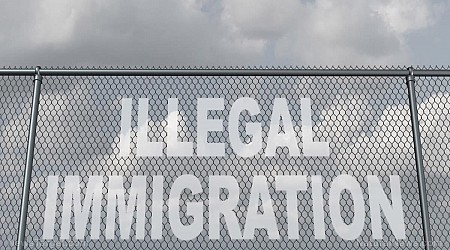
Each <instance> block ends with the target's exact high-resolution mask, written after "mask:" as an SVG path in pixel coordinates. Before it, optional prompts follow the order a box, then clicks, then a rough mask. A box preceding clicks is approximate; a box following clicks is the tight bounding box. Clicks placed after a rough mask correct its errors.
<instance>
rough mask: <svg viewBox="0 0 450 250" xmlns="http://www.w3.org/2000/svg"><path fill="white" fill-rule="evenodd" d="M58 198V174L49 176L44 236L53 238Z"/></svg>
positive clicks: (45, 238)
mask: <svg viewBox="0 0 450 250" xmlns="http://www.w3.org/2000/svg"><path fill="white" fill-rule="evenodd" d="M57 198H58V176H54V175H50V176H48V177H47V198H46V199H45V213H44V229H43V231H44V232H43V234H42V238H43V239H44V240H51V239H53V235H54V232H55V219H56V218H55V214H56V200H57Z"/></svg>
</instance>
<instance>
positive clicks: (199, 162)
mask: <svg viewBox="0 0 450 250" xmlns="http://www.w3.org/2000/svg"><path fill="white" fill-rule="evenodd" d="M124 97H126V98H132V100H133V111H132V117H133V119H132V126H133V127H137V123H138V121H137V106H138V99H139V98H148V99H149V114H148V115H149V119H150V121H149V123H148V127H149V131H150V132H149V136H150V137H153V138H156V139H157V140H158V141H164V138H165V137H166V135H167V132H166V130H165V126H166V125H167V120H166V118H167V116H168V114H167V102H168V101H167V100H168V98H174V97H176V98H178V100H179V109H180V119H181V122H180V124H181V131H180V133H179V134H180V137H181V140H182V141H195V140H196V137H197V132H196V127H197V121H196V105H197V101H198V98H206V97H221V98H224V102H225V108H224V110H220V111H213V112H211V113H210V114H209V117H210V118H211V119H212V118H215V119H222V120H224V131H223V132H211V133H210V134H209V138H208V140H209V141H210V142H223V143H225V145H226V146H225V152H226V154H225V157H197V156H194V157H166V156H164V157H138V156H136V140H137V139H136V131H135V130H133V131H132V132H131V137H132V143H131V145H132V153H131V154H130V156H129V157H119V146H118V143H119V134H120V121H121V99H122V98H124ZM240 97H251V98H253V99H255V100H256V101H257V102H258V103H259V107H260V111H261V112H260V114H258V115H255V116H250V115H249V114H248V113H247V114H246V113H243V114H242V115H241V117H240V120H241V121H242V122H244V121H245V122H261V123H262V129H263V135H264V136H263V138H264V140H263V147H262V148H265V147H266V146H267V136H266V135H267V133H268V129H269V123H270V119H271V114H272V109H273V101H274V99H275V98H278V97H282V98H285V99H286V100H287V102H288V107H289V110H290V115H291V117H292V123H293V125H294V130H295V132H296V133H297V134H301V125H302V124H301V122H302V119H303V118H302V117H301V107H300V100H301V98H304V97H309V98H311V101H312V106H311V107H312V122H313V125H314V126H313V131H314V141H328V142H329V143H330V149H331V155H330V157H305V156H301V157H291V156H289V151H288V149H287V148H286V147H280V148H278V149H277V150H276V156H275V157H267V156H264V154H263V152H262V151H260V153H258V154H257V155H256V156H254V157H250V158H242V157H239V156H237V155H235V154H234V152H233V150H232V148H231V147H230V146H229V141H228V135H229V131H228V127H227V117H228V115H229V112H230V109H231V106H232V104H233V102H234V101H235V100H237V99H238V98H240ZM39 110H40V111H39V121H38V124H39V126H38V130H37V140H36V149H35V162H34V172H33V179H32V185H31V190H30V194H31V195H30V204H29V213H28V224H27V239H26V248H27V249H46V248H47V247H48V246H51V245H54V244H56V243H55V242H58V243H57V244H60V245H62V246H64V248H67V249H93V248H96V249H135V248H138V249H144V248H156V249H175V248H176V249H180V248H183V249H186V248H195V249H258V248H265V249H299V248H307V249H336V248H339V249H366V248H369V249H380V247H381V248H390V249H421V248H422V247H421V242H422V240H423V238H422V235H423V234H422V227H421V216H420V206H419V194H418V189H417V176H416V171H415V164H414V150H413V144H412V137H411V126H410V116H409V106H408V95H407V91H406V85H405V80H404V79H403V78H398V77H397V78H395V77H276V76H273V77H231V76H230V77H75V76H70V77H44V80H43V83H42V93H41V102H40V108H39ZM242 124H244V123H241V125H240V131H241V132H242V131H243V130H244V127H243V125H242ZM279 129H281V130H283V129H284V128H283V127H281V128H279ZM241 139H242V140H244V141H245V140H249V138H248V135H246V134H245V133H241ZM299 141H300V143H299V145H302V144H303V141H302V137H299ZM300 149H301V147H300ZM166 150H167V149H166V147H165V148H164V152H166ZM194 151H195V149H194ZM183 174H192V175H195V176H196V177H197V178H198V179H199V180H200V181H201V183H202V188H203V192H201V193H200V194H196V195H191V194H190V193H189V192H187V191H186V192H185V193H183V194H182V195H181V203H180V204H181V210H182V212H181V221H182V223H184V224H187V223H192V218H191V217H189V216H187V215H186V214H185V212H186V204H187V203H188V202H190V201H202V202H204V205H205V208H204V217H205V220H206V222H205V226H204V230H203V231H202V232H201V233H200V235H199V236H198V237H197V238H195V239H194V240H190V241H182V240H180V239H178V238H177V237H175V235H174V233H173V232H172V230H171V226H170V224H169V222H168V219H167V204H164V216H163V223H162V225H163V233H162V235H163V237H162V239H161V240H154V239H152V238H151V236H150V233H149V231H150V230H151V226H150V225H149V223H147V224H146V230H147V234H146V236H145V238H144V239H143V240H136V239H135V237H134V235H135V233H136V231H135V230H134V228H135V225H134V224H135V223H133V226H132V230H131V235H132V237H131V239H130V240H120V239H119V233H118V231H117V232H116V237H115V239H113V240H108V239H105V236H104V232H105V228H106V225H105V221H106V216H107V213H106V209H103V210H102V212H101V221H102V223H101V226H100V231H101V232H102V233H101V235H100V239H99V240H90V236H89V235H90V234H91V227H90V223H91V222H89V223H88V226H87V231H86V235H87V236H86V238H85V240H82V241H74V240H68V241H60V238H59V237H60V231H61V212H62V208H61V207H62V203H63V201H62V199H63V195H62V190H63V188H64V177H66V176H68V175H79V176H80V178H81V180H82V183H81V187H82V191H83V190H85V189H84V187H85V185H86V183H87V181H88V178H89V176H91V175H100V176H104V177H103V181H104V182H103V183H104V186H103V200H102V205H103V207H105V205H106V203H107V199H106V193H107V182H108V176H111V175H120V176H124V187H125V190H128V189H129V188H130V186H131V180H132V177H133V176H137V175H146V176H148V181H149V183H152V176H156V175H162V176H164V178H165V181H164V190H165V191H164V194H163V198H164V200H165V201H167V199H168V196H169V190H170V188H171V185H172V183H173V182H174V180H175V179H176V178H177V177H179V176H181V175H183ZM341 174H349V175H352V176H354V177H355V178H356V179H357V181H358V182H359V183H360V185H361V187H362V190H363V196H364V200H365V214H366V216H365V225H364V230H363V232H362V234H361V236H360V237H358V238H357V239H356V240H349V241H347V240H343V239H342V238H340V237H339V236H338V235H337V234H336V232H335V229H334V228H333V225H332V224H331V219H330V216H329V212H330V208H329V205H328V203H329V199H328V198H329V189H330V184H331V182H332V181H333V179H334V178H335V177H336V176H338V175H341ZM49 175H57V176H60V178H59V189H58V190H59V193H58V199H57V211H56V218H57V219H56V226H55V236H54V239H53V241H49V240H43V239H42V235H43V229H42V225H43V221H44V211H45V205H46V204H45V200H46V190H47V176H49ZM211 175H229V176H233V177H235V178H236V179H237V181H238V184H239V188H240V195H239V198H240V199H239V203H238V206H237V208H236V209H235V212H236V215H237V217H238V221H239V225H240V228H241V229H242V228H243V227H244V226H245V222H246V221H245V218H246V214H247V206H248V204H249V193H250V189H251V186H252V181H253V179H254V178H253V177H254V176H256V175H263V176H266V178H267V180H268V183H269V192H270V195H271V199H272V200H273V204H272V205H273V208H274V213H275V216H276V218H277V227H278V231H279V234H280V237H281V238H280V239H279V240H270V239H269V238H268V234H267V231H266V230H264V229H257V230H256V232H255V237H254V238H253V239H252V240H231V238H230V236H229V232H228V230H227V228H226V227H225V226H222V228H221V231H220V237H221V239H220V240H210V239H209V237H208V230H207V229H208V228H207V223H208V219H209V218H208V213H207V212H208V208H207V205H208V204H207V199H208V195H207V194H208V185H209V178H208V177H209V176H211ZM276 175H307V176H312V175H321V176H322V177H323V190H324V200H325V203H324V204H325V205H324V211H325V224H326V239H325V240H316V239H314V229H313V221H312V217H313V204H312V197H311V183H310V182H308V189H307V190H306V191H303V192H299V193H298V196H297V198H298V204H297V205H298V211H299V212H298V216H299V239H298V240H290V239H288V237H287V235H288V233H287V231H288V228H287V226H288V225H287V223H286V217H287V210H286V194H285V193H284V192H281V191H276V190H275V187H274V178H275V176H276ZM367 175H376V176H378V177H379V178H380V180H381V183H382V185H383V187H384V189H385V191H386V193H387V194H388V195H389V194H390V189H389V176H390V175H399V176H400V177H401V190H402V200H403V211H404V219H405V227H406V239H405V240H397V239H396V238H395V237H394V235H393V233H392V232H391V229H390V227H389V226H388V224H387V222H386V220H385V219H383V235H384V237H383V239H382V240H373V239H372V231H371V227H370V224H371V220H370V216H369V209H370V207H369V206H368V203H367V200H368V193H367V180H366V176H367ZM152 191H153V190H152V186H151V185H150V184H149V185H148V195H149V197H151V194H152ZM82 193H83V192H82ZM221 196H223V197H226V196H227V194H226V193H223V194H222V195H221ZM82 197H83V196H82ZM151 206H152V200H151V199H150V198H149V199H147V207H151ZM341 206H342V207H341V209H342V210H341V215H342V217H343V218H344V221H345V222H346V223H351V222H352V219H353V216H354V209H353V208H354V204H353V199H352V196H351V195H350V194H349V193H347V192H343V193H342V199H341ZM8 209H9V207H8ZM151 217H152V213H151V210H150V209H149V210H148V211H147V212H146V219H147V221H150V220H151ZM72 222H73V221H72ZM221 223H222V224H223V225H224V224H225V222H224V219H223V218H221ZM118 227H119V224H118V223H117V225H116V228H118ZM70 236H71V239H73V237H74V230H71V234H70Z"/></svg>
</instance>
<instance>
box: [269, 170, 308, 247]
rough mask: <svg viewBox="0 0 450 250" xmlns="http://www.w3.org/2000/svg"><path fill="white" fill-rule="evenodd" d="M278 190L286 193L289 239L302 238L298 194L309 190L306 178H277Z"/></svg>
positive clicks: (293, 176)
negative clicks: (299, 228) (299, 229)
mask: <svg viewBox="0 0 450 250" xmlns="http://www.w3.org/2000/svg"><path fill="white" fill-rule="evenodd" d="M275 184H276V188H277V190H279V191H286V200H287V204H286V213H287V220H288V237H289V239H292V240H294V239H295V240H297V239H299V238H300V235H299V233H298V209H297V204H298V203H297V200H298V199H297V193H298V191H304V190H306V188H307V186H308V185H307V183H306V176H304V175H297V176H296V175H292V176H276V177H275Z"/></svg>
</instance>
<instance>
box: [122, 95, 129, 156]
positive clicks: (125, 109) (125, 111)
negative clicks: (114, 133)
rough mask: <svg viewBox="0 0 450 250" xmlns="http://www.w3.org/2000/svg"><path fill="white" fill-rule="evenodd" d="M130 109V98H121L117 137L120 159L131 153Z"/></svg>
mask: <svg viewBox="0 0 450 250" xmlns="http://www.w3.org/2000/svg"><path fill="white" fill-rule="evenodd" d="M131 108H132V100H131V99H130V98H122V110H121V115H120V118H121V120H120V137H119V138H120V142H119V156H121V157H127V156H129V155H130V153H131Z"/></svg>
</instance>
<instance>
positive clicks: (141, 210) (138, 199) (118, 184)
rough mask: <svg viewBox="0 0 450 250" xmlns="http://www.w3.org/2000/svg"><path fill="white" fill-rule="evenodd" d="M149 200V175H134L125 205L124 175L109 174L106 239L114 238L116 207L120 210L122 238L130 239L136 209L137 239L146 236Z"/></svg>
mask: <svg viewBox="0 0 450 250" xmlns="http://www.w3.org/2000/svg"><path fill="white" fill-rule="evenodd" d="M146 200H147V177H146V176H133V179H132V181H131V187H130V190H129V195H128V202H127V203H128V206H126V205H125V190H124V188H123V177H122V176H109V182H108V208H107V209H108V210H107V216H106V239H114V233H115V232H114V231H115V228H116V208H117V210H118V212H119V226H120V238H121V239H129V238H130V230H131V224H132V223H133V217H134V216H133V215H134V214H135V211H136V215H135V217H136V239H139V240H143V239H144V237H145V222H146V219H145V212H146V210H147V209H146V205H145V202H146Z"/></svg>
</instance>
